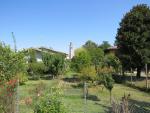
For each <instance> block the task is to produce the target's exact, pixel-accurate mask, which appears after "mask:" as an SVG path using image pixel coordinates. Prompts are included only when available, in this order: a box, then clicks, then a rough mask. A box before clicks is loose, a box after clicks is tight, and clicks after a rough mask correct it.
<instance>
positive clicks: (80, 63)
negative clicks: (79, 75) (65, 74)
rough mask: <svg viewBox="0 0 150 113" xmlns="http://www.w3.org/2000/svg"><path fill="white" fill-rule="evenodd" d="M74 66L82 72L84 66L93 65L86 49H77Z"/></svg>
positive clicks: (73, 60) (73, 61)
mask: <svg viewBox="0 0 150 113" xmlns="http://www.w3.org/2000/svg"><path fill="white" fill-rule="evenodd" d="M71 65H72V68H73V69H74V70H75V71H77V72H80V71H81V70H82V68H84V67H87V66H90V65H91V57H90V55H89V53H88V52H87V50H86V49H84V48H79V49H77V50H76V51H75V56H74V57H73V59H72V64H71Z"/></svg>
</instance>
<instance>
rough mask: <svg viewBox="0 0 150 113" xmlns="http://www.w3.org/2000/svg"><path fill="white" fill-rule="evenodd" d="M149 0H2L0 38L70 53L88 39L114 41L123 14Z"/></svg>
mask: <svg viewBox="0 0 150 113" xmlns="http://www.w3.org/2000/svg"><path fill="white" fill-rule="evenodd" d="M140 3H145V4H148V5H150V0H0V41H4V42H5V43H6V44H10V45H11V47H13V40H12V36H11V32H12V31H13V32H14V34H15V37H16V40H17V47H18V49H21V48H28V47H39V46H46V47H52V48H53V49H54V50H59V51H63V52H68V46H69V42H73V45H74V48H77V47H80V46H81V45H83V44H84V43H85V42H86V41H87V40H92V41H95V42H96V43H98V44H100V43H102V41H104V40H105V41H109V42H110V43H111V44H113V43H114V40H115V36H116V33H117V28H118V27H119V22H120V21H121V18H122V17H123V15H124V14H125V13H126V12H128V11H129V10H130V9H131V8H132V6H134V5H137V4H140Z"/></svg>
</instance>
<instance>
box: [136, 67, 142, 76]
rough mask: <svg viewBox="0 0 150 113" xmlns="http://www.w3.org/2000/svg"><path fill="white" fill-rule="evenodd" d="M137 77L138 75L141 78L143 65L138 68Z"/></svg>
mask: <svg viewBox="0 0 150 113" xmlns="http://www.w3.org/2000/svg"><path fill="white" fill-rule="evenodd" d="M136 77H137V78H140V77H141V67H138V68H137V74H136Z"/></svg>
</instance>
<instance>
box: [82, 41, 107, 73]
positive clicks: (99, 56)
mask: <svg viewBox="0 0 150 113" xmlns="http://www.w3.org/2000/svg"><path fill="white" fill-rule="evenodd" d="M83 47H84V48H85V49H86V50H87V52H88V53H89V55H90V57H91V62H92V65H94V66H95V70H96V71H97V67H98V66H99V65H100V64H101V62H102V60H103V58H104V52H103V50H102V49H101V48H98V45H97V44H96V43H95V42H92V41H87V42H86V43H85V44H84V45H83Z"/></svg>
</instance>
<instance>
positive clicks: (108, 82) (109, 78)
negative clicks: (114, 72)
mask: <svg viewBox="0 0 150 113" xmlns="http://www.w3.org/2000/svg"><path fill="white" fill-rule="evenodd" d="M113 85H114V80H113V78H112V76H111V75H110V74H106V75H105V76H104V86H105V87H106V88H107V89H108V90H109V91H111V90H112V88H113Z"/></svg>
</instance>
